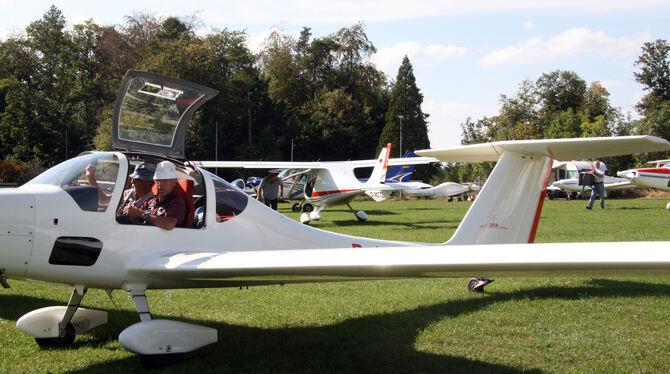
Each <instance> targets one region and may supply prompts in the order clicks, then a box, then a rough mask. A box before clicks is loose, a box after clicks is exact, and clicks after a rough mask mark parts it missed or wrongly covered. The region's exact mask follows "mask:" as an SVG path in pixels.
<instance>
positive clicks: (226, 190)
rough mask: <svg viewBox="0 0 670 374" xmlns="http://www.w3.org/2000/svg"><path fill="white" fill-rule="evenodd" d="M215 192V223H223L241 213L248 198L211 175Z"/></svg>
mask: <svg viewBox="0 0 670 374" xmlns="http://www.w3.org/2000/svg"><path fill="white" fill-rule="evenodd" d="M210 175H211V176H212V182H214V191H215V192H216V222H225V221H228V220H229V219H231V218H234V217H235V216H237V215H239V214H240V213H242V211H243V210H244V208H246V207H247V203H248V202H249V197H248V196H247V194H245V193H244V192H242V191H240V190H239V189H237V188H235V187H233V186H232V185H231V184H229V183H228V182H226V181H224V180H223V179H221V178H219V177H218V176H216V175H214V174H211V173H210Z"/></svg>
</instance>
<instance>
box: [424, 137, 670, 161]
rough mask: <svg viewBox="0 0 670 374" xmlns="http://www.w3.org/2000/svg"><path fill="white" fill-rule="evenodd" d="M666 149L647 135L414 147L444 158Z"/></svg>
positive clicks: (566, 156)
mask: <svg viewBox="0 0 670 374" xmlns="http://www.w3.org/2000/svg"><path fill="white" fill-rule="evenodd" d="M668 150H670V143H668V141H667V140H665V139H662V138H659V137H656V136H650V135H640V136H617V137H604V138H569V139H540V140H509V141H501V142H492V143H482V144H473V145H464V146H460V147H452V148H443V149H426V150H421V151H416V153H417V154H418V155H421V156H426V157H435V158H437V159H439V160H440V161H445V162H479V161H498V159H499V158H500V157H501V156H502V154H503V152H505V151H512V152H516V153H520V154H523V155H538V156H546V157H549V158H552V159H554V160H576V159H589V158H595V157H607V156H617V155H625V154H633V153H643V152H660V151H668Z"/></svg>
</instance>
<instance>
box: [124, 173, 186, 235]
mask: <svg viewBox="0 0 670 374" xmlns="http://www.w3.org/2000/svg"><path fill="white" fill-rule="evenodd" d="M154 181H155V182H156V187H157V189H158V196H156V197H154V198H153V199H151V200H148V201H146V202H145V203H144V204H142V206H140V208H139V209H138V208H135V207H133V206H129V207H127V208H126V214H127V215H128V218H130V221H131V222H133V223H141V224H144V225H154V226H158V227H160V228H162V229H164V230H172V229H173V228H175V226H179V225H181V224H183V223H184V219H185V218H186V203H185V202H184V200H183V199H182V198H181V197H179V196H178V195H177V194H175V193H174V188H175V186H176V185H177V171H176V169H175V166H174V164H173V163H171V162H170V161H163V162H161V163H159V164H158V165H156V173H155V174H154Z"/></svg>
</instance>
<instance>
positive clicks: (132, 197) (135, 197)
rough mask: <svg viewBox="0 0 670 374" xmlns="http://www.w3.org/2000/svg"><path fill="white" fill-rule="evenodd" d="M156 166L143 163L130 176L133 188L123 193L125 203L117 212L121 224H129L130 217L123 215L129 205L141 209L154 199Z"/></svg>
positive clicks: (117, 218)
mask: <svg viewBox="0 0 670 374" xmlns="http://www.w3.org/2000/svg"><path fill="white" fill-rule="evenodd" d="M155 172H156V167H155V166H154V164H151V163H148V162H143V163H141V164H138V165H137V166H135V171H133V173H132V174H130V175H129V176H128V177H129V178H130V183H131V184H132V186H133V187H132V188H131V189H129V190H127V191H124V192H123V202H122V203H121V205H120V206H119V209H118V210H117V211H116V220H117V221H119V222H120V223H128V217H127V216H126V215H125V214H124V213H123V212H124V210H125V209H126V207H127V206H128V205H132V206H134V207H135V208H139V207H140V206H142V204H144V202H146V201H148V200H150V199H152V198H154V194H153V192H151V187H153V185H154V179H153V178H154V173H155Z"/></svg>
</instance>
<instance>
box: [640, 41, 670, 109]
mask: <svg viewBox="0 0 670 374" xmlns="http://www.w3.org/2000/svg"><path fill="white" fill-rule="evenodd" d="M635 66H637V67H639V68H640V72H635V73H633V74H634V75H635V80H636V81H638V82H640V83H641V84H642V85H643V86H644V90H645V91H647V95H645V97H644V98H642V100H641V101H640V102H639V103H638V105H637V108H638V109H639V110H640V112H641V113H642V114H645V115H646V112H647V111H648V110H653V109H654V108H655V107H656V106H657V105H658V104H659V103H661V102H667V101H670V44H668V42H667V41H666V40H664V39H657V40H656V41H654V42H647V43H644V46H643V47H642V54H641V55H640V57H638V58H637V61H635Z"/></svg>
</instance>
